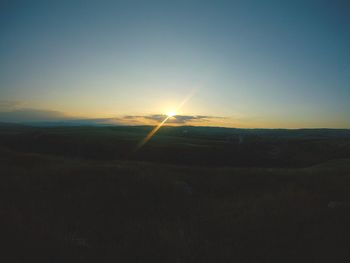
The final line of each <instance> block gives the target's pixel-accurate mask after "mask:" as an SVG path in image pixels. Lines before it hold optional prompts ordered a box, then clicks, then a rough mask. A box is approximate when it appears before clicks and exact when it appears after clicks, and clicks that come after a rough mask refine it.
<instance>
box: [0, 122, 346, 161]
mask: <svg viewBox="0 0 350 263" xmlns="http://www.w3.org/2000/svg"><path fill="white" fill-rule="evenodd" d="M151 129H152V127H149V126H141V127H86V126H81V127H28V126H16V125H6V126H4V125H3V126H0V147H1V146H2V147H5V148H8V149H12V150H14V151H19V152H27V153H41V154H50V155H56V156H61V157H68V158H76V159H83V160H137V161H150V162H156V163H171V164H181V165H183V164H185V165H205V166H235V167H245V166H249V167H306V166H310V165H315V164H317V163H322V162H325V161H328V160H332V159H339V158H350V130H332V129H301V130H278V129H275V130H273V129H272V130H269V129H266V130H264V129H229V128H210V127H162V128H161V129H160V130H159V132H158V133H157V134H156V135H155V136H154V137H153V138H152V139H151V140H150V141H149V143H147V144H146V145H144V146H143V147H142V148H140V149H138V150H137V151H135V147H136V146H137V144H138V143H139V142H140V141H141V140H142V139H143V138H144V137H145V136H146V135H147V133H148V132H150V131H151Z"/></svg>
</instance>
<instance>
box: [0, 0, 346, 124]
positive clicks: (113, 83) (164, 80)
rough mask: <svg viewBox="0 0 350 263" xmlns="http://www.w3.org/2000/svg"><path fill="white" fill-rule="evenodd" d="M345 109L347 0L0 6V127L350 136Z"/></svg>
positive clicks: (11, 0) (5, 1)
mask: <svg viewBox="0 0 350 263" xmlns="http://www.w3.org/2000/svg"><path fill="white" fill-rule="evenodd" d="M184 101H185V103H183V102H184ZM349 102H350V2H349V1H347V0H329V1H323V0H315V1H312V0H293V1H287V0H286V1H282V0H275V1H272V0H265V1H261V0H256V1H253V0H241V1H240V0H237V1H234V0H231V1H220V0H216V1H206V0H197V1H195V0H185V1H183V0H176V1H175V0H174V1H167V0H158V1H157V0H154V1H153V0H147V1H134V0H126V1H118V0H115V1H104V0H96V1H89V0H85V1H74V0H69V1H65V0H61V1H35V0H28V1H16V0H2V1H1V2H0V121H6V122H23V121H48V120H66V119H91V120H94V121H96V122H101V123H113V124H122V125H135V124H136V125H138V124H151V125H155V124H156V123H158V122H160V121H161V120H162V118H164V116H166V113H167V112H168V111H174V110H175V109H177V108H178V110H177V111H176V115H175V116H173V117H172V118H169V120H168V124H174V125H175V124H177V125H208V126H226V127H241V128H246V127H247V128H257V127H258V128H350V103H349ZM182 104H183V105H182ZM179 105H181V107H179Z"/></svg>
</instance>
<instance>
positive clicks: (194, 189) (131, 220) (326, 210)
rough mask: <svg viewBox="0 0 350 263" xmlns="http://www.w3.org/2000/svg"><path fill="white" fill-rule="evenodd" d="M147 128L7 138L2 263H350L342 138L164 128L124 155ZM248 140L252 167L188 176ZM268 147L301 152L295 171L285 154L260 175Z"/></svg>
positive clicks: (349, 197)
mask: <svg viewBox="0 0 350 263" xmlns="http://www.w3.org/2000/svg"><path fill="white" fill-rule="evenodd" d="M148 129H149V128H148V127H135V128H133V127H131V128H129V127H124V128H112V127H104V128H102V129H100V128H87V127H83V128H82V127H80V128H78V127H75V128H72V129H71V128H50V129H47V128H31V127H21V126H7V127H6V128H3V129H2V130H1V144H0V145H1V146H0V175H1V176H0V233H1V235H0V241H1V249H2V253H1V255H0V258H1V259H2V261H4V262H27V261H28V262H67V263H70V262H72V263H73V262H162V263H163V262H169V263H172V262H174V263H175V262H184V263H187V262H191V263H195V262H201V263H202V262H246V263H256V262H266V263H267V262H269V263H271V262H349V261H350V250H349V244H350V225H349V222H350V159H349V158H345V157H347V156H348V149H349V148H348V147H349V144H348V140H349V139H348V136H347V131H334V130H330V131H329V130H325V131H323V130H320V131H319V133H317V132H310V131H309V130H307V131H306V132H305V131H297V132H296V133H293V132H292V133H289V131H265V130H263V131H257V133H255V132H253V131H246V132H247V133H248V134H249V135H243V142H242V138H241V137H239V136H241V133H242V132H243V131H240V133H239V135H238V137H235V136H236V135H235V134H234V133H233V134H231V133H229V134H227V132H232V131H233V130H232V131H230V130H225V129H222V130H221V129H217V130H216V129H213V130H210V131H211V132H212V134H209V132H208V130H206V132H202V131H201V128H198V130H197V129H196V128H188V127H187V128H183V127H182V128H173V129H171V128H169V129H164V130H163V133H160V134H159V135H160V136H159V137H156V138H154V139H155V140H153V141H152V142H151V143H150V144H149V145H148V146H145V148H144V149H142V151H144V152H143V153H138V154H139V155H132V156H131V157H130V154H129V153H130V152H127V153H128V154H127V155H123V154H124V152H123V151H124V150H125V151H127V150H128V149H130V148H129V147H131V146H134V144H135V142H137V141H138V140H139V138H142V137H143V136H144V134H145V133H146V132H147V131H148ZM181 129H186V130H187V131H186V132H183V130H181ZM192 129H193V130H192ZM250 132H253V133H252V134H250ZM261 132H263V133H261ZM176 133H178V134H176ZM183 133H185V135H181V134H183ZM276 133H277V134H279V135H278V136H276ZM283 133H284V134H283ZM180 135H181V136H180ZM235 140H236V141H235ZM249 140H252V142H251V144H249V145H250V148H247V149H251V151H253V154H255V156H256V158H257V159H253V160H254V162H250V163H247V164H244V163H239V165H238V166H239V167H234V166H235V165H236V164H235V163H233V162H231V161H232V159H230V158H229V159H225V160H226V163H225V162H222V163H223V164H228V165H227V166H222V165H221V163H219V162H215V161H212V160H211V159H210V158H207V159H204V160H205V161H206V163H204V162H203V163H204V164H205V166H204V165H197V164H202V163H201V162H200V160H201V159H200V158H199V157H198V159H193V160H194V161H193V160H191V159H190V161H193V162H191V163H190V164H191V165H184V164H186V161H185V160H186V158H195V157H196V156H197V154H200V153H201V152H200V151H195V149H197V148H199V149H202V148H204V149H206V148H205V147H204V146H203V145H210V146H209V149H210V151H209V150H207V151H205V153H206V154H210V153H211V152H214V153H215V154H217V155H219V156H220V157H222V158H224V157H225V154H226V153H227V151H229V150H230V147H232V148H234V147H239V145H242V144H243V145H244V144H245V143H247V141H248V142H249ZM253 141H255V143H253ZM270 144H273V145H278V146H280V148H281V149H282V152H289V151H291V152H293V151H294V153H295V151H297V154H296V155H298V158H299V159H294V160H298V162H297V163H292V164H293V165H295V166H302V167H301V168H298V167H293V165H290V164H291V163H289V161H288V158H285V157H286V156H289V155H283V156H284V158H285V159H283V160H287V161H286V163H284V164H283V165H280V164H278V163H277V165H274V163H273V162H271V163H269V164H268V165H260V167H258V166H259V165H258V164H259V163H257V162H258V161H259V160H260V157H261V156H263V155H264V154H266V153H267V152H268V151H269V150H270V148H269V147H268V146H266V145H270ZM109 145H112V146H110V147H111V148H108V147H109ZM215 145H216V146H215ZM265 146H266V148H264V147H265ZM147 147H148V148H147ZM176 147H183V148H181V149H182V150H181V151H179V153H178V155H174V156H176V158H177V159H176V160H175V161H174V160H172V159H171V158H170V157H171V156H172V155H169V153H168V151H170V150H173V149H176ZM207 147H208V146H207ZM254 147H255V148H254ZM121 149H122V150H121ZM183 149H185V150H183ZM223 149H224V150H225V151H224V152H222V151H223ZM290 149H293V150H290ZM94 150H95V151H96V152H95V153H94ZM262 150H264V151H262ZM85 151H87V152H88V153H89V154H86V153H85ZM187 151H188V152H187ZM246 151H248V150H246ZM254 151H255V153H254ZM260 151H262V152H260ZM108 153H110V154H115V155H114V156H113V158H112V157H108ZM118 153H123V154H120V155H118ZM146 153H147V154H146ZM180 153H182V154H183V155H185V156H186V158H185V157H181V156H180ZM214 153H213V155H212V156H214ZM280 154H281V153H280V152H278V151H277V153H274V155H273V156H277V157H278V156H280ZM162 155H165V156H167V158H169V159H160V160H158V159H157V158H158V157H159V156H162ZM314 155H315V156H316V157H315V156H314ZM204 156H205V157H207V155H204ZM237 156H238V155H237ZM290 156H292V157H293V156H294V155H290ZM300 156H301V157H300ZM147 157H148V158H147ZM336 157H339V158H336ZM340 157H342V158H340ZM274 158H275V157H274ZM303 158H304V159H303ZM146 160H148V161H149V160H152V162H146ZM153 160H155V161H153ZM244 160H248V159H244ZM266 160H268V161H270V160H273V158H272V159H269V158H267V159H266ZM277 160H278V159H277ZM300 160H301V161H304V162H299V161H300ZM323 160H324V161H323ZM321 161H322V162H321ZM312 163H315V164H314V165H309V164H312ZM253 164H254V165H253ZM287 164H288V165H287ZM266 166H267V167H266Z"/></svg>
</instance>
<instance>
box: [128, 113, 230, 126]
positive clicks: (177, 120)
mask: <svg viewBox="0 0 350 263" xmlns="http://www.w3.org/2000/svg"><path fill="white" fill-rule="evenodd" d="M166 117H167V115H165V114H151V115H126V116H124V117H123V118H124V119H125V120H133V121H136V120H137V121H138V122H144V121H145V120H146V121H151V122H154V123H156V122H161V121H163V120H164V119H165V118H166ZM223 118H224V117H218V116H207V115H175V116H173V117H171V118H169V119H168V120H167V123H169V124H182V125H185V124H195V123H198V122H204V121H206V122H208V121H211V120H215V119H223Z"/></svg>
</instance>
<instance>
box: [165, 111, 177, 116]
mask: <svg viewBox="0 0 350 263" xmlns="http://www.w3.org/2000/svg"><path fill="white" fill-rule="evenodd" d="M166 115H167V116H168V117H169V118H171V117H174V116H175V115H176V112H175V111H168V112H167V113H166Z"/></svg>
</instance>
